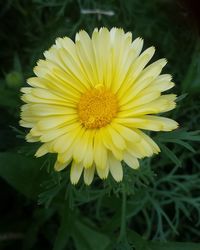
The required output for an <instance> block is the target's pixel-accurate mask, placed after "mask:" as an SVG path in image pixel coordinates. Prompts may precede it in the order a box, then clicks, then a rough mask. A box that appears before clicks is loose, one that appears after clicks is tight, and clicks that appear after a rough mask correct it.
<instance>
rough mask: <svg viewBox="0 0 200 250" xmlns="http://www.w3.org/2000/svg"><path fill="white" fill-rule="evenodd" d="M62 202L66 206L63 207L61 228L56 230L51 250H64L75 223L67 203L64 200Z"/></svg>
mask: <svg viewBox="0 0 200 250" xmlns="http://www.w3.org/2000/svg"><path fill="white" fill-rule="evenodd" d="M64 202H65V203H66V204H65V205H64V206H63V211H62V218H61V226H60V228H59V230H58V234H57V236H56V240H55V244H54V247H53V250H64V249H66V245H67V243H68V240H69V237H70V235H71V231H72V229H73V224H74V221H75V217H74V213H73V211H71V210H70V209H69V206H68V202H67V201H66V200H65V201H64Z"/></svg>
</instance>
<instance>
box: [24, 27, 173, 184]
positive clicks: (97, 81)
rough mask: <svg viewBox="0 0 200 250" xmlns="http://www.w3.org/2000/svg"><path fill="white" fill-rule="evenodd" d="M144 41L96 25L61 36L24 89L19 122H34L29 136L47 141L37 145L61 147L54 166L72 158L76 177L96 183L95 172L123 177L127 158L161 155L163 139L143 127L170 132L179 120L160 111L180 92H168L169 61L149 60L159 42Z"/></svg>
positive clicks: (26, 124)
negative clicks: (145, 44)
mask: <svg viewBox="0 0 200 250" xmlns="http://www.w3.org/2000/svg"><path fill="white" fill-rule="evenodd" d="M142 47H143V40H142V39H141V38H137V39H135V40H134V41H132V35H131V33H129V32H128V33H124V31H123V30H122V29H117V28H112V29H111V30H110V31H109V30H108V29H106V28H101V29H99V30H98V29H95V30H94V32H93V34H92V37H91V38H90V37H89V35H88V34H87V33H86V32H85V31H80V32H79V33H77V35H76V39H75V43H74V42H73V41H72V40H71V39H69V38H68V37H64V38H58V39H57V40H56V43H55V44H54V45H53V46H52V47H51V48H50V49H49V50H48V51H46V52H45V53H44V56H45V59H44V60H39V61H38V63H37V66H36V67H35V68H34V73H35V75H36V77H32V78H29V79H28V84H29V85H30V87H25V88H22V92H23V93H24V94H23V96H22V100H23V101H24V102H25V103H26V104H25V105H23V106H22V112H21V121H20V124H21V126H23V127H26V128H30V131H29V133H28V134H27V137H26V139H27V141H28V142H42V146H41V147H40V148H39V149H38V151H37V152H36V156H37V157H40V156H42V155H44V154H46V153H48V152H50V153H56V154H57V161H56V163H55V170H57V171H60V170H62V169H64V168H65V167H67V166H68V165H70V163H71V170H70V178H71V182H72V183H74V184H75V183H77V182H78V181H79V178H80V176H81V174H82V172H83V176H84V181H85V183H86V184H88V185H89V184H90V183H91V182H92V180H93V177H94V173H95V171H96V172H97V174H98V175H99V177H100V178H101V179H105V178H107V177H108V174H109V172H110V173H111V175H112V176H113V178H114V179H115V180H116V181H121V180H122V178H123V170H122V165H121V163H122V161H124V162H126V164H127V165H128V166H129V167H131V168H133V169H137V168H138V167H139V162H138V159H141V158H144V157H149V156H152V155H153V154H154V153H155V154H157V153H158V152H159V151H160V150H159V147H158V146H157V144H156V143H155V142H154V141H153V140H152V139H151V138H150V137H149V136H148V135H146V134H145V133H144V132H143V131H142V130H152V131H170V130H173V129H175V128H177V123H176V122H175V121H174V120H171V119H169V118H165V117H161V116H156V114H160V113H163V112H166V111H169V110H171V109H174V108H175V99H176V96H175V95H173V94H166V95H162V94H161V93H162V92H163V91H166V90H168V89H170V88H172V87H173V86H174V83H173V82H171V75H168V74H161V71H162V68H163V67H164V66H165V64H166V60H165V59H160V60H158V61H156V62H154V63H152V64H149V65H148V66H147V64H148V62H149V61H150V60H151V58H152V57H153V54H154V52H155V49H154V47H150V48H148V49H146V50H145V51H143V52H142V53H141V51H142Z"/></svg>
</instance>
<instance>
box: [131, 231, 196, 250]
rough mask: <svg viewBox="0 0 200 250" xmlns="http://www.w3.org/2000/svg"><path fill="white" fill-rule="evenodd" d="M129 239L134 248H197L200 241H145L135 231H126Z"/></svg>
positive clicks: (169, 249)
mask: <svg viewBox="0 0 200 250" xmlns="http://www.w3.org/2000/svg"><path fill="white" fill-rule="evenodd" d="M128 237H129V240H130V241H131V242H132V243H133V245H134V246H135V249H136V250H199V249H200V243H190V242H158V241H147V240H145V239H144V238H142V236H140V235H139V234H137V233H136V232H134V231H132V230H129V231H128Z"/></svg>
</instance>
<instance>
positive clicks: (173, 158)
mask: <svg viewBox="0 0 200 250" xmlns="http://www.w3.org/2000/svg"><path fill="white" fill-rule="evenodd" d="M159 146H160V148H161V150H162V152H163V153H164V154H165V155H166V156H167V157H168V158H169V159H170V160H171V161H173V162H174V163H175V164H176V165H177V166H181V161H180V160H179V159H178V157H177V156H176V155H175V154H174V152H173V151H171V150H170V149H169V148H168V147H166V146H165V145H163V144H160V145H159Z"/></svg>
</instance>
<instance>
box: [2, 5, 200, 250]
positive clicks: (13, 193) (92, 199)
mask: <svg viewBox="0 0 200 250" xmlns="http://www.w3.org/2000/svg"><path fill="white" fill-rule="evenodd" d="M188 13H189V12H188V9H187V8H186V5H184V4H183V1H180V2H178V1H172V0H165V1H161V0H151V1H149V0H144V1H140V0H126V1H123V0H115V1H114V0H111V1H109V0H105V1H98V0H94V1H92V0H85V1H83V0H77V1H73V0H8V1H1V3H0V18H1V22H0V29H1V33H0V43H1V50H0V58H1V62H0V63H1V71H0V110H1V117H2V118H1V120H0V124H1V130H0V176H1V180H0V197H1V206H0V249H2V250H9V249H14V248H15V250H18V249H19V250H21V249H22V250H34V249H37V250H40V249H53V250H64V249H67V250H73V249H77V250H94V249H95V250H110V249H111V250H112V249H117V250H119V249H123V250H126V249H127V250H128V249H134V250H165V249H170V250H179V249H181V250H182V249H184V250H199V249H200V243H198V241H199V239H200V171H199V170H200V162H199V153H200V149H199V146H198V142H199V141H200V133H199V131H198V129H199V123H200V112H199V110H200V99H199V94H200V82H199V78H200V43H199V36H198V29H197V27H196V26H195V25H194V24H192V23H191V20H190V17H189V16H188V15H189V14H188ZM102 26H106V27H108V28H111V27H113V26H116V27H122V28H124V30H126V31H131V32H132V33H133V36H134V37H137V36H140V37H143V38H144V41H145V46H146V47H148V46H151V45H154V46H155V47H156V50H157V53H156V57H158V58H162V57H165V58H167V60H168V64H167V67H166V69H165V70H166V72H171V73H172V75H173V79H174V81H175V82H176V87H175V90H174V91H175V92H176V93H177V94H178V96H179V98H178V103H177V108H176V110H175V111H173V112H170V114H169V116H170V117H173V118H174V119H175V120H177V121H178V122H179V123H180V128H179V129H178V130H176V131H173V132H167V133H166V132H162V133H152V136H153V137H154V139H155V140H156V142H157V143H158V144H159V146H160V148H161V150H162V152H161V153H160V154H159V155H158V156H155V157H152V158H150V159H144V160H142V161H141V168H140V169H139V170H135V171H134V170H129V169H128V168H125V169H126V172H125V176H124V179H123V182H122V183H120V184H118V183H115V182H114V181H113V179H112V178H111V177H110V178H109V179H108V180H106V181H104V182H102V181H100V180H99V179H98V178H96V179H95V181H94V182H93V184H92V185H91V186H89V187H87V186H86V185H84V183H83V182H81V183H79V184H78V185H76V186H73V185H72V184H70V182H69V171H68V169H66V170H64V171H62V172H61V173H56V172H54V170H53V163H54V160H55V156H54V155H53V156H52V155H48V156H44V157H42V158H40V159H35V158H34V157H33V155H34V153H35V151H36V149H37V147H38V145H37V144H28V143H26V142H25V140H24V137H25V134H26V131H25V130H24V129H22V128H20V127H19V125H18V121H19V116H20V105H21V104H22V103H21V101H20V91H19V89H20V88H21V87H22V86H25V85H26V79H27V78H28V77H29V76H32V74H33V73H32V68H33V67H34V65H35V63H36V61H37V60H38V59H39V58H41V57H42V56H43V55H42V53H43V51H45V50H47V49H48V48H49V47H50V46H51V45H52V44H53V42H54V40H55V39H56V38H57V37H63V36H69V37H71V38H74V35H75V33H76V32H77V31H79V30H80V29H85V30H87V31H88V32H89V33H91V32H92V30H93V29H94V28H95V27H102Z"/></svg>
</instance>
